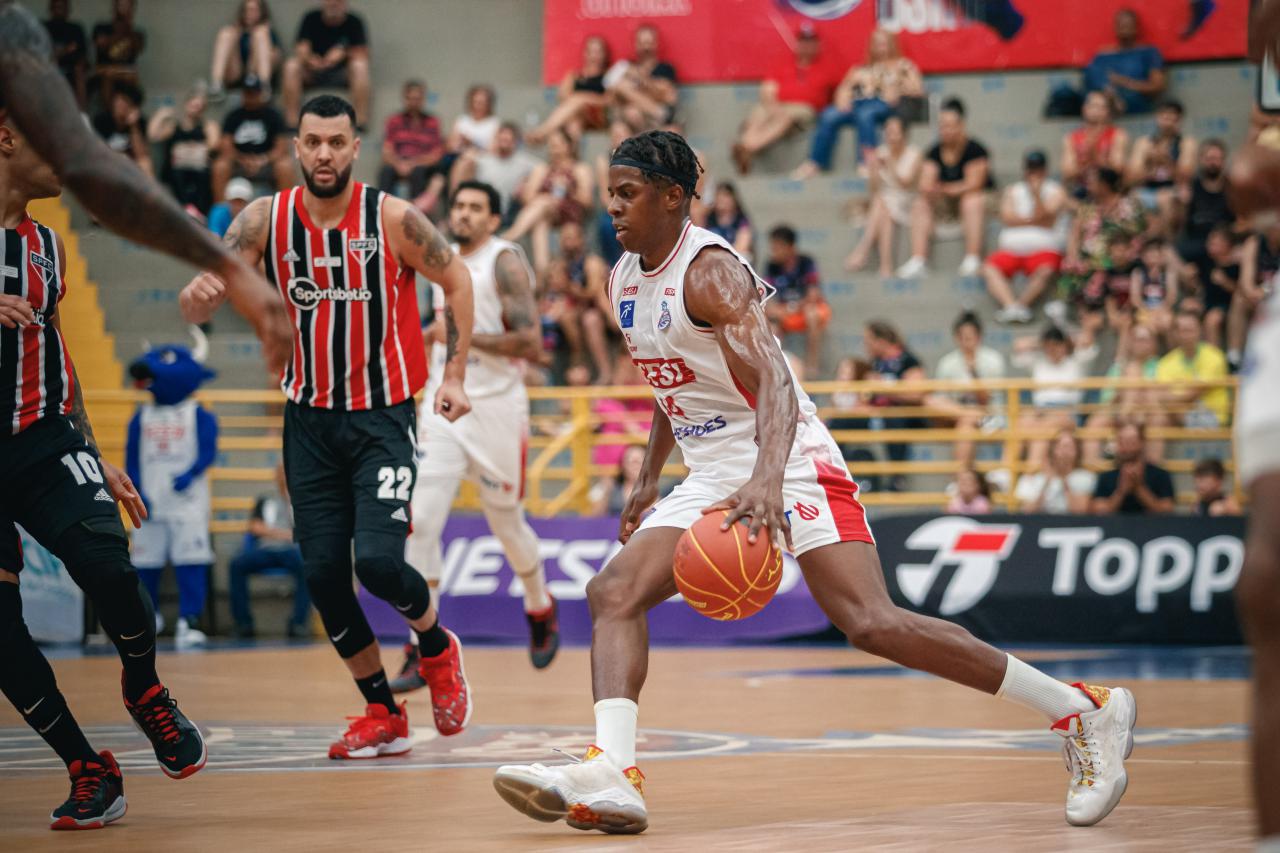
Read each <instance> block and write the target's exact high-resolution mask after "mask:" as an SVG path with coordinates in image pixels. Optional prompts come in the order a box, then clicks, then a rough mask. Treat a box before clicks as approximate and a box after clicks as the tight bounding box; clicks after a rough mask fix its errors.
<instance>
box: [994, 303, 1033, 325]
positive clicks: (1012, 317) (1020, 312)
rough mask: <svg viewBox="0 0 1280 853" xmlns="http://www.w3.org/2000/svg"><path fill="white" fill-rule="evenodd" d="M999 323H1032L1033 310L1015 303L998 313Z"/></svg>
mask: <svg viewBox="0 0 1280 853" xmlns="http://www.w3.org/2000/svg"><path fill="white" fill-rule="evenodd" d="M996 322H997V323H1030V322H1031V309H1030V308H1028V307H1027V306H1025V305H1019V304H1018V303H1017V302H1014V303H1013V304H1011V305H1006V306H1005V307H1004V308H1001V309H1000V310H999V311H997V312H996Z"/></svg>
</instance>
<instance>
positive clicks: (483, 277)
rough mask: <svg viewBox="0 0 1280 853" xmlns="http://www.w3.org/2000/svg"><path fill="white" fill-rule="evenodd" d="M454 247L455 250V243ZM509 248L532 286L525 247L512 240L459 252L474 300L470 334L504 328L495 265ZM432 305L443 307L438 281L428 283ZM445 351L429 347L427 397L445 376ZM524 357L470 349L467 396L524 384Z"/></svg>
mask: <svg viewBox="0 0 1280 853" xmlns="http://www.w3.org/2000/svg"><path fill="white" fill-rule="evenodd" d="M453 250H454V251H455V252H458V246H457V244H454V246H453ZM506 250H510V251H513V252H515V253H516V257H518V258H519V259H520V263H522V264H524V267H525V270H527V271H528V273H529V285H530V287H531V288H532V286H533V281H534V277H533V270H532V269H530V268H529V262H528V261H527V260H526V259H525V256H524V250H523V249H521V248H520V247H519V246H517V245H516V244H515V243H511V242H508V241H506V240H500V239H498V238H497V237H490V238H489V239H488V240H487V241H485V243H484V245H482V246H481V247H480V248H478V249H476V250H475V251H474V252H471V253H470V254H468V255H464V254H461V253H460V252H459V254H458V257H460V258H461V259H462V262H463V263H464V264H466V265H467V271H468V272H470V273H471V291H472V294H473V297H474V299H475V317H476V320H475V325H474V326H473V327H472V333H473V334H481V335H500V334H502V333H503V332H505V331H507V328H506V326H505V325H504V324H503V322H502V297H501V296H500V295H499V294H498V282H497V277H496V276H495V275H494V267H495V266H496V265H497V261H498V255H500V254H502V252H504V251H506ZM431 293H432V299H433V304H434V305H435V310H436V311H443V310H444V308H445V304H446V303H445V299H444V290H443V288H441V287H440V285H438V284H432V285H431ZM447 353H448V350H447V348H446V346H445V345H444V344H442V343H436V344H434V345H432V347H431V370H430V372H429V374H428V380H427V392H428V393H427V399H428V400H430V399H432V396H433V395H434V394H435V390H436V388H438V387H439V386H440V382H441V380H442V379H443V378H444V363H445V356H446V355H447ZM524 367H525V365H524V359H520V358H507V357H505V356H501V355H495V354H494V353H491V352H481V351H480V350H477V349H476V348H475V347H472V348H471V351H470V353H469V354H468V357H467V380H466V386H465V387H466V391H467V396H468V397H471V398H473V399H475V398H479V397H492V396H496V395H498V394H505V393H507V392H508V391H510V390H511V389H512V388H514V387H516V386H520V385H523V384H524Z"/></svg>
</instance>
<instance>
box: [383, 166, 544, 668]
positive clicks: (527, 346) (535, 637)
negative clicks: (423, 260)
mask: <svg viewBox="0 0 1280 853" xmlns="http://www.w3.org/2000/svg"><path fill="white" fill-rule="evenodd" d="M501 203H502V200H501V196H499V195H498V191H497V190H496V189H494V188H493V187H491V186H490V185H488V184H485V183H481V182H479V181H466V182H464V183H461V184H459V185H458V187H457V189H455V190H454V191H453V198H452V199H451V201H450V204H449V233H450V235H451V236H452V237H453V239H454V245H453V249H454V251H456V252H457V253H458V256H459V257H460V258H462V262H463V263H464V264H466V267H467V270H468V272H470V273H471V283H472V290H473V293H474V294H475V305H476V310H475V314H476V326H475V329H474V331H472V333H471V358H470V361H469V363H468V364H467V383H466V391H467V399H469V400H470V401H471V412H470V413H469V414H468V415H467V416H466V417H463V418H459V419H458V420H456V421H450V420H449V419H448V418H445V417H442V416H440V415H437V414H435V413H434V412H432V411H431V410H430V409H429V408H428V407H427V404H426V400H430V399H431V398H432V393H431V392H432V391H434V390H435V386H436V385H438V384H439V380H438V379H437V377H439V376H441V375H443V369H444V363H445V356H446V354H447V353H446V346H445V329H444V324H443V323H440V322H436V323H434V324H432V326H431V328H430V329H429V330H428V332H427V338H428V339H429V340H430V341H431V370H430V371H429V376H430V378H429V379H428V380H427V392H428V393H427V395H426V397H425V398H424V401H423V406H422V411H421V412H420V413H419V414H418V441H419V444H420V448H421V461H420V462H419V463H418V484H417V486H416V487H414V490H413V532H411V533H410V534H409V546H408V549H407V550H408V554H407V556H408V559H409V564H410V565H411V566H413V567H414V568H415V569H417V570H418V571H419V572H421V573H422V575H423V577H425V578H426V580H427V584H428V586H430V587H431V588H432V589H433V590H434V589H436V588H438V587H439V585H440V576H441V573H442V570H443V564H444V559H443V557H442V555H441V551H440V537H441V535H442V534H443V532H444V524H445V521H447V520H448V518H449V507H450V506H451V505H452V504H453V499H454V497H456V496H457V493H458V484H459V483H461V482H462V480H463V478H464V477H465V478H467V479H469V480H471V481H472V482H474V483H475V484H476V486H477V487H478V488H479V490H480V506H481V508H482V509H483V510H484V517H485V519H486V520H487V521H488V522H489V529H490V530H491V531H492V532H493V535H494V536H496V537H498V541H499V542H501V543H502V550H503V551H504V552H505V553H506V555H507V562H508V563H510V564H511V568H512V569H513V570H514V571H515V573H516V575H517V576H518V577H519V578H520V582H521V584H522V585H523V586H524V611H525V619H526V620H527V621H528V623H529V658H530V660H532V662H533V665H534V667H536V668H537V669H544V668H545V667H547V666H549V665H550V664H551V661H552V659H553V658H554V657H555V655H556V651H557V650H558V649H559V647H560V631H559V628H558V626H557V624H556V609H555V602H554V601H553V600H552V599H551V596H550V595H549V594H548V593H547V580H546V575H545V573H544V572H543V568H542V560H540V559H539V558H538V536H537V534H535V533H534V532H533V528H532V527H530V526H529V522H528V520H527V519H526V518H525V516H524V509H523V508H522V507H521V505H520V502H521V500H522V499H523V498H524V462H525V450H526V449H527V447H528V441H529V397H528V395H527V394H526V393H525V389H524V366H525V361H526V360H528V359H535V360H536V359H537V358H538V357H539V356H540V355H541V354H542V339H541V337H540V334H539V327H538V305H537V303H536V302H535V301H534V297H533V280H534V279H533V271H532V270H531V269H530V268H529V263H528V261H526V260H525V257H524V252H523V251H521V249H520V247H519V246H517V245H516V244H515V243H510V242H508V241H506V240H500V239H498V238H497V237H495V236H493V235H494V232H495V231H497V229H498V226H499V225H500V224H501V222H502V217H501V210H502V208H501ZM432 291H433V292H434V298H435V304H436V311H437V312H438V313H437V316H439V313H442V311H443V308H444V293H443V292H442V291H441V290H440V288H437V287H433V288H432ZM418 656H419V655H418V646H417V643H415V642H413V641H412V638H411V639H410V642H409V644H408V646H406V647H405V663H404V667H403V668H402V669H401V671H400V675H399V677H398V678H396V679H395V680H394V681H392V682H391V691H392V692H393V693H405V692H408V691H410V690H417V689H418V688H419V687H422V686H423V685H424V682H423V679H422V674H421V673H420V672H419V671H418Z"/></svg>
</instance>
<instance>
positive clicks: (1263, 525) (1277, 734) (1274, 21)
mask: <svg viewBox="0 0 1280 853" xmlns="http://www.w3.org/2000/svg"><path fill="white" fill-rule="evenodd" d="M1264 56H1265V57H1267V58H1269V59H1270V61H1271V62H1272V63H1273V64H1280V0H1261V2H1258V3H1255V4H1254V6H1253V8H1252V10H1251V15H1250V20H1249V58H1250V59H1252V60H1253V61H1254V62H1261V61H1262V60H1263V58H1264ZM1259 73H1261V72H1259ZM1261 91H1262V89H1261V87H1259V92H1260V93H1261ZM1227 193H1228V197H1229V198H1230V201H1231V209H1232V211H1234V212H1235V213H1236V215H1238V216H1240V217H1241V218H1242V219H1247V218H1249V217H1252V218H1253V222H1252V225H1253V227H1254V229H1256V230H1259V231H1261V230H1263V229H1264V228H1266V227H1268V225H1270V224H1271V223H1274V222H1276V221H1277V219H1278V218H1280V141H1277V139H1276V138H1275V136H1273V135H1270V136H1269V135H1267V134H1262V135H1259V137H1258V139H1257V141H1256V143H1251V144H1247V145H1245V146H1243V147H1242V148H1241V149H1240V150H1239V151H1237V152H1236V154H1235V156H1234V157H1233V158H1232V162H1231V166H1230V170H1229V172H1228V175H1227ZM1277 285H1280V282H1276V283H1274V284H1273V286H1272V289H1271V296H1270V297H1269V298H1268V299H1267V301H1266V302H1264V303H1263V304H1262V305H1261V306H1260V307H1259V308H1258V311H1257V312H1256V313H1255V314H1254V319H1253V328H1252V329H1251V330H1250V332H1249V342H1248V349H1247V351H1246V353H1245V359H1244V365H1243V366H1242V368H1241V370H1240V389H1239V392H1238V394H1237V411H1236V426H1235V428H1236V460H1237V463H1236V464H1237V465H1238V468H1237V470H1236V476H1237V477H1239V479H1240V484H1241V485H1242V486H1244V487H1245V489H1246V490H1247V492H1248V495H1249V503H1250V509H1251V514H1252V516H1253V521H1252V523H1251V524H1250V525H1249V534H1248V540H1247V541H1246V542H1245V549H1244V565H1243V566H1242V567H1241V569H1240V580H1239V582H1238V583H1237V586H1236V602H1237V606H1238V607H1239V608H1240V617H1241V621H1242V622H1243V623H1244V628H1245V634H1246V636H1247V637H1248V640H1249V643H1250V645H1252V646H1253V735H1252V752H1253V754H1252V758H1253V794H1254V800H1255V807H1256V809H1257V816H1258V833H1259V835H1260V836H1261V841H1260V842H1259V844H1258V851H1259V853H1280V524H1277V522H1278V521H1280V395H1277V394H1276V389H1277V388H1280V286H1277Z"/></svg>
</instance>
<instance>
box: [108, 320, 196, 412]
mask: <svg viewBox="0 0 1280 853" xmlns="http://www.w3.org/2000/svg"><path fill="white" fill-rule="evenodd" d="M191 335H192V337H194V338H195V347H194V348H192V349H187V348H186V347H184V346H180V345H178V344H164V345H162V346H157V347H153V346H150V345H148V346H147V351H146V352H145V353H143V354H142V357H141V358H139V359H138V360H137V361H135V362H134V363H133V364H131V365H129V375H130V376H131V377H133V383H134V386H135V387H137V388H142V389H145V390H147V391H150V392H151V395H152V396H153V397H155V401H156V403H157V404H158V405H161V406H173V405H176V404H177V403H181V402H182V401H183V400H185V399H187V398H188V397H190V396H191V395H192V394H194V393H195V391H196V389H197V388H199V387H200V386H201V385H203V384H204V383H205V382H207V381H209V380H210V379H212V378H213V377H215V376H217V374H216V373H214V372H213V371H212V370H210V369H209V368H207V367H205V366H204V360H205V356H207V355H208V354H209V341H208V339H207V338H206V337H205V336H204V332H201V331H200V330H199V329H198V328H196V327H195V326H192V327H191Z"/></svg>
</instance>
